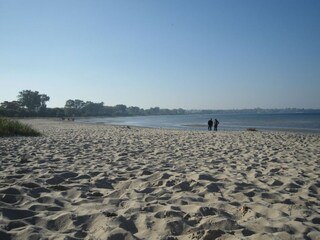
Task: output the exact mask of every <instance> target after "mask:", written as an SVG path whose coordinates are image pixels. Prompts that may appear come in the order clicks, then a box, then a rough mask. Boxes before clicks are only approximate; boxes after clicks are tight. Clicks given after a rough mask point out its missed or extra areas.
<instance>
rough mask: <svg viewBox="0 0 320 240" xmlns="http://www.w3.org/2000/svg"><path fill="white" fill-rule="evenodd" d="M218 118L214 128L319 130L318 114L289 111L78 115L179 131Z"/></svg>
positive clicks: (84, 120) (86, 120)
mask: <svg viewBox="0 0 320 240" xmlns="http://www.w3.org/2000/svg"><path fill="white" fill-rule="evenodd" d="M210 118H212V119H215V118H216V119H218V121H219V122H220V124H219V126H218V130H221V131H241V130H246V129H247V128H255V129H257V130H264V131H298V132H314V133H320V114H319V113H312V114H311V113H310V114H308V113H290V114H188V115H157V116H135V117H99V118H98V117H94V118H92V117H91V118H80V119H77V120H76V121H78V122H82V123H96V124H98V123H99V124H111V125H127V126H139V127H150V128H166V129H181V130H203V131H205V130H207V122H208V120H209V119H210Z"/></svg>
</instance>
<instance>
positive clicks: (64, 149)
mask: <svg viewBox="0 0 320 240" xmlns="http://www.w3.org/2000/svg"><path fill="white" fill-rule="evenodd" d="M21 121H23V122H24V123H27V124H30V125H31V126H33V127H34V128H36V129H37V130H39V131H41V132H42V133H43V136H41V137H10V138H0V158H1V159H0V162H1V165H0V170H1V173H0V239H109V240H114V239H126V240H129V239H163V240H164V239H167V240H173V239H177V240H187V239H203V240H209V239H320V195H319V193H320V180H319V176H320V162H319V161H320V135H319V134H302V133H286V132H217V133H213V132H206V131H203V132H199V131H178V130H164V129H147V128H135V127H130V128H127V127H125V126H106V125H90V124H87V125H86V124H79V123H75V122H66V121H59V120H50V119H32V120H21Z"/></svg>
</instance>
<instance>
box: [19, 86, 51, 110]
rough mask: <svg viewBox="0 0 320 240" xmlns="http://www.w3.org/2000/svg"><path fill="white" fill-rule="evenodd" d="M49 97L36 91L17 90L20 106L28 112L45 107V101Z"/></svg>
mask: <svg viewBox="0 0 320 240" xmlns="http://www.w3.org/2000/svg"><path fill="white" fill-rule="evenodd" d="M49 100H50V97H49V96H47V95H46V94H41V95H40V94H39V92H38V91H31V90H23V91H21V92H19V95H18V102H19V103H20V104H21V106H22V107H26V108H27V109H28V111H29V112H38V111H39V110H40V109H42V110H44V109H46V107H47V106H46V102H47V101H49Z"/></svg>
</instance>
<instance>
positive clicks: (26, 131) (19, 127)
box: [0, 118, 41, 137]
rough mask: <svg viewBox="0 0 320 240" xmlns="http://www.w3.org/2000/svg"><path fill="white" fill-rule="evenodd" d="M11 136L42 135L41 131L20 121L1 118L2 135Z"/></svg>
mask: <svg viewBox="0 0 320 240" xmlns="http://www.w3.org/2000/svg"><path fill="white" fill-rule="evenodd" d="M9 136H41V133H39V132H38V131H36V130H34V129H32V128H31V127H30V126H28V125H26V124H22V123H20V122H18V121H14V120H10V119H7V118H0V137H9Z"/></svg>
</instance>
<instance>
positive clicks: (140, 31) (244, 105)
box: [0, 0, 320, 110]
mask: <svg viewBox="0 0 320 240" xmlns="http://www.w3.org/2000/svg"><path fill="white" fill-rule="evenodd" d="M319 12H320V1H317V0H308V1H300V0H283V1H277V0H270V1H266V0H245V1H236V0H230V1H209V0H208V1H200V2H199V1H182V0H178V1H169V0H164V1H147V0H141V1H129V0H127V1H122V0H119V1H102V0H93V1H89V0H82V1H79V0H68V1H63V0H56V1H41V0H30V1H22V0H16V1H9V0H0V33H1V35H0V50H1V51H0V84H1V91H0V92H1V94H0V102H3V101H13V100H16V99H17V95H18V93H19V91H22V90H33V91H39V92H40V93H44V94H47V95H48V96H50V101H49V102H48V107H63V106H64V104H65V102H66V101H67V100H68V99H81V100H84V101H93V102H104V104H105V105H108V106H114V105H117V104H125V105H127V106H138V107H141V108H144V109H148V108H150V107H156V106H158V107H160V108H169V109H173V108H183V109H188V110H190V109H213V110H214V109H217V110H219V109H226V110H228V109H253V108H264V109H273V108H276V109H282V108H305V109H319V108H320V94H319V90H320V14H319Z"/></svg>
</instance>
